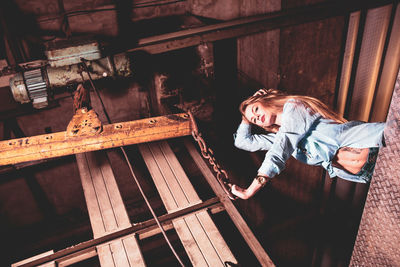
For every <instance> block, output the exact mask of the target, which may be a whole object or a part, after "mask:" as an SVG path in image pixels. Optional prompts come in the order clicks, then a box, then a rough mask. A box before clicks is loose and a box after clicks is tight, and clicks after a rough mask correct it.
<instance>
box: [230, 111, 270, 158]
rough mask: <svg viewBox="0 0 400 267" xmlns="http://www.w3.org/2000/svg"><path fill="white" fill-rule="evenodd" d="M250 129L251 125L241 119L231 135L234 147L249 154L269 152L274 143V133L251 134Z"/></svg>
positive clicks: (244, 119)
mask: <svg viewBox="0 0 400 267" xmlns="http://www.w3.org/2000/svg"><path fill="white" fill-rule="evenodd" d="M251 127H252V125H251V123H250V122H249V121H248V120H247V119H246V118H243V117H242V122H241V123H240V125H239V127H238V129H237V130H236V133H235V134H234V135H233V137H234V145H235V146H236V147H237V148H240V149H243V150H246V151H250V152H254V151H259V150H269V149H270V148H271V146H272V144H273V143H274V139H275V133H266V134H252V132H251Z"/></svg>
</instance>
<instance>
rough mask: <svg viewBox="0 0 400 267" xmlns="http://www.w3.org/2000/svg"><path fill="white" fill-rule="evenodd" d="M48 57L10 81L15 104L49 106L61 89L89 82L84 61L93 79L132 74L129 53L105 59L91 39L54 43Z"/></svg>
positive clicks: (98, 45)
mask: <svg viewBox="0 0 400 267" xmlns="http://www.w3.org/2000/svg"><path fill="white" fill-rule="evenodd" d="M45 55H46V57H47V60H40V61H35V62H28V63H25V64H23V65H21V66H20V70H19V71H18V72H17V73H16V74H15V75H14V76H13V77H11V78H10V88H11V92H12V95H13V97H14V100H15V101H17V102H19V103H21V104H25V103H32V106H33V107H34V108H36V109H41V108H45V107H47V106H48V104H49V101H50V100H51V98H52V97H53V96H54V94H55V93H56V92H57V90H56V89H57V88H61V87H65V86H68V85H75V84H78V83H82V82H83V81H85V80H88V73H87V72H86V71H84V70H83V69H82V64H81V61H82V59H83V60H85V62H86V66H87V68H88V70H89V71H90V76H91V78H92V79H93V80H98V79H102V78H106V77H129V76H131V75H132V60H131V57H130V55H129V54H127V53H119V54H115V55H111V56H106V57H104V56H103V52H102V49H101V46H100V44H99V43H98V42H97V41H94V40H91V39H73V40H68V41H58V42H50V43H49V44H48V45H47V46H46V51H45Z"/></svg>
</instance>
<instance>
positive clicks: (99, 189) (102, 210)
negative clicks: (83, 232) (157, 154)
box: [76, 151, 145, 267]
mask: <svg viewBox="0 0 400 267" xmlns="http://www.w3.org/2000/svg"><path fill="white" fill-rule="evenodd" d="M76 158H77V163H78V168H79V172H80V175H81V181H82V187H83V190H84V194H85V199H86V203H87V208H88V212H89V217H90V223H91V225H92V230H93V235H94V237H95V238H99V237H101V236H104V235H107V234H108V233H110V232H115V231H118V230H120V229H125V228H128V227H130V226H131V223H130V221H129V217H128V214H127V212H126V209H125V206H124V203H123V200H122V197H121V195H120V192H119V189H118V185H117V182H116V181H115V177H114V174H113V172H112V169H111V165H110V163H109V161H108V158H107V156H106V152H105V151H96V152H89V153H82V154H77V155H76ZM97 253H98V256H99V260H100V264H101V266H121V267H122V266H145V263H144V259H143V256H142V254H141V252H140V248H139V245H138V242H137V240H136V238H135V236H134V234H131V235H128V236H127V237H125V238H124V239H118V240H114V241H111V242H109V243H106V244H101V245H98V246H97Z"/></svg>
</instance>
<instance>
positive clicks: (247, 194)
mask: <svg viewBox="0 0 400 267" xmlns="http://www.w3.org/2000/svg"><path fill="white" fill-rule="evenodd" d="M268 179H269V178H268V176H267V175H264V174H260V173H259V174H258V175H257V177H256V178H255V179H254V180H253V181H252V182H251V184H250V186H249V187H248V188H247V189H244V188H241V187H239V186H237V185H232V187H231V192H232V194H234V195H235V196H237V197H239V198H241V199H249V198H251V197H252V196H254V195H255V194H256V193H257V192H258V190H260V189H261V188H262V187H264V186H265V185H266V183H267V181H268Z"/></svg>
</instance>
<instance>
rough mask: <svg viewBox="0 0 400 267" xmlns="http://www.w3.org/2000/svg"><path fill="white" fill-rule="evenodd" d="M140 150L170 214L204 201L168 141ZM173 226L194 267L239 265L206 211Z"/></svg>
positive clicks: (141, 147)
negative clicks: (228, 263) (227, 263)
mask: <svg viewBox="0 0 400 267" xmlns="http://www.w3.org/2000/svg"><path fill="white" fill-rule="evenodd" d="M139 149H140V152H141V154H142V156H143V159H144V161H145V162H146V165H147V167H148V169H149V171H150V174H151V176H152V177H153V180H154V183H155V185H156V187H157V190H158V192H159V194H160V196H161V199H162V201H163V203H164V205H165V207H166V209H167V211H168V212H174V211H176V210H179V209H182V208H186V207H188V206H190V205H193V204H197V203H199V202H201V200H200V198H199V196H198V195H197V193H196V190H195V189H194V188H193V186H192V184H191V182H190V180H189V178H188V177H187V175H186V174H185V172H184V170H183V168H182V166H181V165H180V163H179V162H178V160H177V158H176V156H175V154H174V153H173V151H172V150H171V148H170V147H169V145H168V143H167V142H166V141H160V142H152V143H146V144H140V145H139ZM173 225H174V228H175V230H176V232H177V234H178V236H179V238H180V240H181V242H182V244H183V246H184V248H185V250H186V252H187V254H188V256H189V258H190V261H191V262H192V264H193V266H225V263H226V262H230V263H234V264H237V261H236V259H235V257H234V256H233V254H232V253H231V251H230V249H229V247H228V245H227V244H226V243H225V240H224V239H223V237H222V236H221V234H220V233H219V231H218V229H217V227H216V226H215V224H214V222H213V220H212V219H211V217H210V215H209V214H208V213H207V212H206V211H202V212H200V213H197V214H194V215H191V216H187V217H185V218H183V219H176V220H174V221H173Z"/></svg>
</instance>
